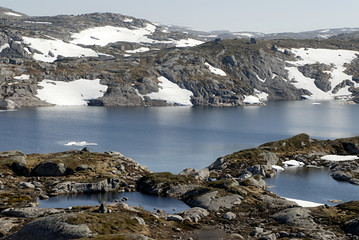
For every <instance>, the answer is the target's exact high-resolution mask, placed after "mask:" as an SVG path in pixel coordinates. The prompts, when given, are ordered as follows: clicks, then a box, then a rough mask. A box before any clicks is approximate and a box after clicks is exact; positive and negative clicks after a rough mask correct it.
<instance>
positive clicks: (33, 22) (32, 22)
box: [25, 21, 52, 24]
mask: <svg viewBox="0 0 359 240" xmlns="http://www.w3.org/2000/svg"><path fill="white" fill-rule="evenodd" d="M25 23H31V24H52V23H51V22H35V21H25Z"/></svg>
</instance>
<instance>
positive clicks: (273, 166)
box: [272, 165, 284, 172]
mask: <svg viewBox="0 0 359 240" xmlns="http://www.w3.org/2000/svg"><path fill="white" fill-rule="evenodd" d="M272 168H273V169H274V170H276V171H277V172H279V171H284V168H282V167H281V166H277V165H272Z"/></svg>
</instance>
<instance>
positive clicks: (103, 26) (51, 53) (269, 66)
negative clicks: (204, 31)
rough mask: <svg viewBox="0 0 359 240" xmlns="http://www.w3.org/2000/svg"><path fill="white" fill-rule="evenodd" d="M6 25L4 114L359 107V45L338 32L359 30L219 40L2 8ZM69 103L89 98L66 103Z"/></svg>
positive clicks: (121, 20) (129, 21)
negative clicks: (295, 103)
mask: <svg viewBox="0 0 359 240" xmlns="http://www.w3.org/2000/svg"><path fill="white" fill-rule="evenodd" d="M0 18H1V19H2V21H1V22H0V29H1V31H0V98H1V100H0V107H1V108H3V109H10V108H16V107H28V106H50V105H77V104H85V105H86V104H88V105H97V106H153V105H155V106H157V105H193V106H244V105H248V104H249V105H251V104H264V102H265V101H267V100H269V101H270V100H299V99H302V98H309V99H317V100H318V99H319V100H320V99H334V98H340V99H343V98H345V99H351V100H353V101H351V102H358V100H357V99H358V84H359V83H358V79H357V77H358V75H359V73H358V67H357V63H358V55H357V54H358V53H359V52H358V49H359V46H358V42H357V38H356V37H355V36H356V35H355V34H347V35H345V34H344V35H338V34H339V33H348V32H352V30H353V29H349V30H350V31H349V30H348V31H340V30H337V31H335V30H330V31H329V32H330V33H331V35H330V36H332V37H331V38H328V39H302V40H300V39H289V38H288V37H285V36H281V35H278V37H277V38H275V39H274V37H273V38H270V37H267V38H258V39H255V38H253V37H252V38H249V37H250V36H249V35H246V36H245V35H243V36H242V37H245V38H238V37H241V36H238V37H237V38H235V39H233V38H232V39H221V38H215V39H212V40H211V39H208V38H206V37H203V36H202V35H201V34H198V33H197V34H196V33H195V32H193V33H192V34H189V33H184V32H183V31H182V32H181V30H180V29H178V28H174V27H172V28H171V27H167V26H161V25H155V24H153V23H151V22H149V21H146V20H142V19H136V18H133V17H129V16H123V15H121V14H112V13H93V14H84V15H79V16H66V15H60V16H55V17H30V16H26V15H24V14H22V13H18V12H16V11H13V10H11V9H6V8H0ZM322 31H323V30H322ZM336 36H337V37H336ZM345 36H347V37H345ZM350 36H351V37H350ZM313 38H314V37H313ZM300 49H302V50H303V49H304V50H307V51H308V52H307V53H305V52H303V51H302V50H300ZM316 50H320V51H321V52H320V53H318V51H316ZM323 51H324V52H323ZM306 55H308V56H306ZM323 55H324V56H327V58H326V59H323V58H322V57H320V56H323ZM307 57H308V58H309V59H306V58H307ZM297 69H298V70H297ZM297 71H299V73H298V72H297ZM298 74H299V75H298ZM79 80H89V81H87V85H91V84H93V83H94V81H98V83H97V85H96V86H97V87H92V88H90V87H87V86H85V87H78V88H76V87H70V88H72V91H71V92H72V94H73V96H70V97H69V96H68V94H69V91H67V90H64V88H65V87H64V86H72V85H71V84H73V85H76V84H78V81H79ZM308 82H309V83H310V84H308ZM90 83H91V84H90ZM94 85H95V84H94ZM82 86H83V85H82ZM54 89H55V90H54ZM53 92H56V94H54V93H53ZM94 92H95V94H94ZM90 93H91V94H90ZM54 95H56V96H54ZM65 98H68V99H72V98H79V99H80V100H81V101H80V103H78V102H77V101H72V102H71V101H70V100H69V102H67V103H63V102H61V100H59V99H65Z"/></svg>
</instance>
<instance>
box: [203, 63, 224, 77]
mask: <svg viewBox="0 0 359 240" xmlns="http://www.w3.org/2000/svg"><path fill="white" fill-rule="evenodd" d="M204 65H206V66H207V67H208V69H209V71H211V72H212V73H214V74H217V75H219V76H222V77H225V76H227V74H226V73H225V72H224V71H223V70H222V69H219V68H215V67H213V66H212V65H211V64H209V63H205V64H204Z"/></svg>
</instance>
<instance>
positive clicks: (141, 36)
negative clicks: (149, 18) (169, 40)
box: [71, 24, 156, 46]
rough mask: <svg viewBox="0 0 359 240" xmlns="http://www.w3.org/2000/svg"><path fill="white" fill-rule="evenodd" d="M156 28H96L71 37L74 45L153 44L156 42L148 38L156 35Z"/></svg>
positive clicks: (152, 26) (150, 26) (149, 26)
mask: <svg viewBox="0 0 359 240" xmlns="http://www.w3.org/2000/svg"><path fill="white" fill-rule="evenodd" d="M155 30H156V26H154V25H152V24H147V26H146V27H143V28H134V29H128V28H123V27H113V26H104V27H94V28H89V29H86V30H83V31H81V32H79V33H74V34H73V35H72V36H71V37H72V38H73V39H74V40H72V41H71V43H73V44H83V45H99V46H106V45H107V44H109V43H114V42H119V41H122V42H135V43H153V42H154V40H153V39H150V38H148V37H147V35H150V34H152V33H154V32H155Z"/></svg>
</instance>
